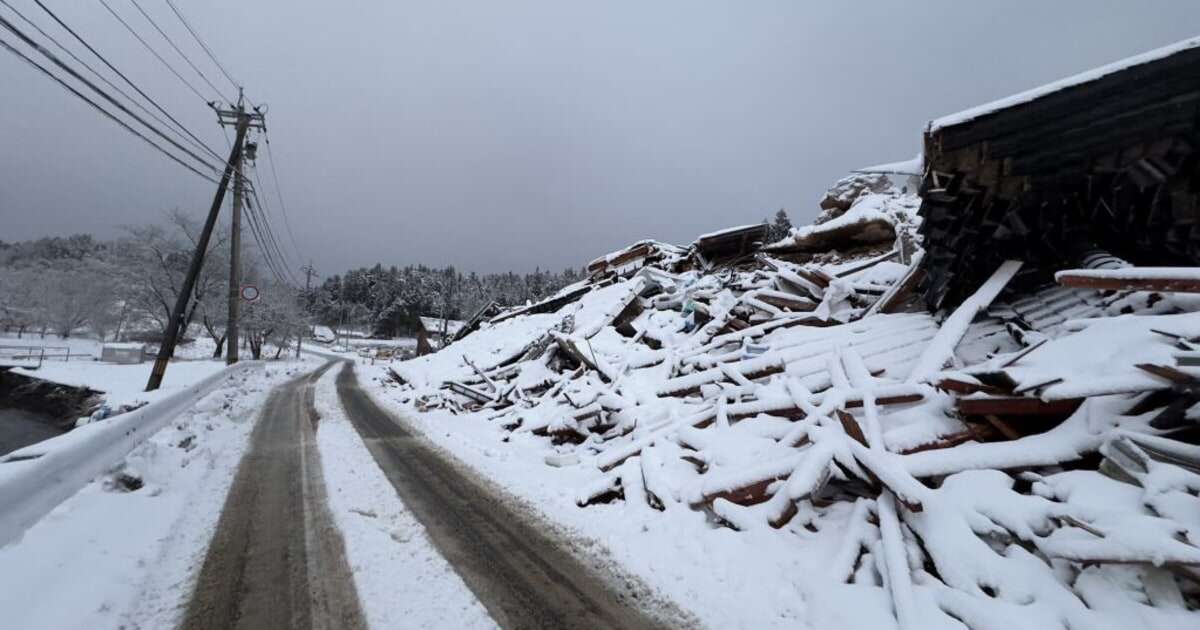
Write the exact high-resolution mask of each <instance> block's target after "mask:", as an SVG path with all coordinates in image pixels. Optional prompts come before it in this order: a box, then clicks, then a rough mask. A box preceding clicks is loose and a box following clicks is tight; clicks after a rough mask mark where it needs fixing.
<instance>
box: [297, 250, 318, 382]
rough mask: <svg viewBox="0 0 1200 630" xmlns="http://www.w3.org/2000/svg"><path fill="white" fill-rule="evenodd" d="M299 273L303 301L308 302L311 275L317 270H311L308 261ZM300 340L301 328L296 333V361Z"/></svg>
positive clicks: (301, 335)
mask: <svg viewBox="0 0 1200 630" xmlns="http://www.w3.org/2000/svg"><path fill="white" fill-rule="evenodd" d="M300 271H303V272H304V299H305V300H308V295H309V293H310V292H311V291H312V277H313V274H314V273H316V272H317V270H316V269H315V268H313V264H312V261H311V260H310V261H308V266H307V267H301V268H300ZM302 338H304V329H303V328H301V329H300V330H298V331H296V358H297V359H299V358H300V340H301V339H302Z"/></svg>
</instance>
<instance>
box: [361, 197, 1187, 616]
mask: <svg viewBox="0 0 1200 630" xmlns="http://www.w3.org/2000/svg"><path fill="white" fill-rule="evenodd" d="M877 183H878V182H876V183H872V182H859V183H858V184H854V185H853V186H851V185H850V184H849V183H848V184H847V187H846V190H847V191H851V190H852V189H853V190H856V191H857V192H853V195H854V198H853V200H852V201H850V202H849V206H848V207H847V208H845V209H844V213H843V214H841V215H839V216H835V217H832V218H829V219H828V220H826V221H825V222H823V223H821V224H820V225H816V226H806V227H801V228H798V229H797V230H795V231H794V232H793V238H792V239H791V241H792V245H793V247H791V248H788V247H776V246H775V245H772V246H770V247H767V248H762V249H759V250H758V251H755V252H750V253H746V252H740V253H738V255H736V256H734V257H725V258H723V259H718V260H716V261H714V260H712V259H710V258H708V257H706V256H704V255H702V254H701V253H698V252H696V251H695V248H694V247H693V251H692V253H691V254H689V255H678V256H670V257H662V258H660V259H658V260H655V261H650V262H645V263H644V264H640V265H635V266H627V267H626V266H621V265H616V266H609V265H598V266H597V267H596V270H595V273H593V275H592V276H591V278H590V279H589V280H587V281H586V282H585V287H584V289H589V288H590V290H576V291H574V292H573V293H571V294H569V295H568V297H569V298H570V299H571V300H573V301H568V302H566V303H555V305H554V306H556V307H557V308H556V309H555V310H553V311H546V312H540V313H530V312H529V311H513V312H512V313H509V314H503V313H502V314H500V315H497V316H496V317H494V318H493V320H492V321H493V323H490V324H485V325H484V326H483V327H482V328H481V329H480V330H479V331H477V332H474V333H472V334H470V335H467V336H466V337H465V338H463V339H462V340H461V341H459V342H456V343H454V344H451V345H449V346H448V347H446V348H444V349H442V350H441V351H440V352H438V353H436V354H433V355H430V356H428V357H423V358H421V359H417V360H412V361H404V362H397V363H393V364H392V365H390V366H387V367H385V368H382V371H381V373H380V380H381V382H383V386H384V387H385V395H386V396H387V397H388V398H389V399H390V400H392V401H393V404H396V405H399V406H400V407H401V408H402V409H403V410H404V411H406V412H409V413H412V414H413V415H414V417H415V418H416V420H415V424H416V425H417V426H419V427H422V428H423V429H424V430H426V431H427V432H428V433H429V435H430V436H431V437H432V438H433V439H435V440H438V441H440V442H442V443H445V444H447V445H450V446H452V447H453V449H454V450H455V452H456V453H457V454H459V456H461V457H463V458H464V459H466V460H468V462H469V463H471V464H472V465H475V466H477V467H480V468H481V469H483V470H484V471H485V472H486V473H487V474H488V476H489V477H490V478H494V479H497V480H499V481H501V482H502V483H505V484H507V485H508V486H509V487H511V488H513V489H515V490H517V491H518V492H519V493H521V494H522V495H523V496H525V497H530V498H531V499H532V500H534V501H535V502H536V503H537V504H538V505H539V506H540V508H541V509H543V510H545V511H546V512H548V513H551V514H552V515H555V518H557V519H558V520H559V521H560V522H565V523H567V524H568V525H569V526H570V527H572V528H575V529H577V530H578V531H580V532H581V535H583V536H587V537H593V538H596V539H598V540H603V541H605V542H604V545H605V549H606V551H605V553H608V554H611V555H612V556H613V557H615V558H616V559H617V560H619V562H620V563H621V564H622V566H624V567H626V568H629V569H630V570H633V571H634V572H635V573H636V574H637V575H638V576H639V577H640V578H642V579H644V580H646V581H647V582H648V583H649V584H650V585H652V586H654V587H655V588H657V589H659V590H660V591H661V592H663V593H665V594H666V595H667V596H669V597H671V598H672V599H675V600H676V601H679V602H681V603H683V604H684V605H686V606H688V607H689V608H690V610H691V612H693V613H695V614H696V615H697V616H698V617H699V619H700V620H701V621H703V622H705V623H708V624H711V625H714V626H721V627H739V626H740V627H754V628H766V627H785V626H787V627H791V626H794V625H797V624H798V623H802V622H804V621H807V622H808V623H810V624H811V625H813V626H825V625H830V627H832V626H838V627H851V628H868V627H870V628H878V627H902V628H961V627H962V625H963V624H966V625H968V626H969V627H974V628H991V627H1004V628H1014V627H1016V628H1084V627H1086V628H1119V627H1127V626H1128V625H1130V624H1135V623H1136V624H1138V625H1140V626H1144V627H1150V628H1174V627H1183V626H1186V625H1195V624H1196V623H1197V622H1200V500H1198V499H1197V490H1198V489H1200V446H1197V445H1196V434H1197V428H1198V427H1197V426H1196V423H1197V419H1198V418H1200V380H1198V379H1200V367H1198V366H1200V345H1198V344H1200V324H1198V323H1197V321H1198V320H1197V319H1196V318H1197V317H1200V312H1197V311H1200V307H1198V306H1197V304H1196V302H1195V301H1189V300H1187V299H1182V298H1180V297H1179V296H1177V295H1173V294H1171V293H1165V292H1163V290H1162V289H1161V288H1156V287H1155V286H1154V285H1153V282H1154V281H1155V280H1160V279H1162V277H1164V275H1165V276H1169V277H1170V278H1176V279H1177V278H1180V277H1182V276H1188V277H1189V279H1190V272H1188V271H1178V270H1175V271H1170V273H1168V272H1164V271H1160V272H1154V271H1147V272H1144V273H1139V272H1138V271H1137V270H1136V268H1135V269H1131V270H1122V271H1120V272H1119V273H1118V272H1112V271H1104V272H1098V273H1100V275H1103V276H1105V277H1108V276H1110V275H1112V274H1114V273H1116V274H1117V275H1119V276H1120V279H1121V280H1122V282H1123V283H1124V284H1122V286H1121V288H1120V290H1104V291H1101V290H1095V289H1080V288H1068V287H1055V288H1052V289H1044V290H1038V291H1035V292H1031V293H1025V294H1014V293H1013V292H1012V291H1010V290H1009V289H1008V285H1009V284H1010V280H1012V278H1013V277H1014V275H1016V273H1017V272H1018V270H1019V269H1020V267H1021V263H1020V261H1012V262H1009V263H1005V264H1003V265H1000V266H999V268H998V269H996V270H994V274H993V275H992V277H991V279H990V280H988V281H987V282H985V283H983V284H982V285H981V286H980V287H978V290H977V291H976V293H975V294H974V295H973V296H972V297H971V298H969V299H968V300H966V302H965V303H964V304H963V305H962V306H960V307H959V308H958V309H957V310H955V311H954V312H952V313H942V314H938V315H937V316H935V315H933V314H929V313H926V312H924V311H923V310H922V309H921V308H920V306H919V305H918V304H916V301H917V300H916V298H915V296H914V289H915V287H916V282H915V281H914V278H917V277H919V273H920V264H921V261H922V259H923V252H922V251H921V250H920V247H919V240H918V238H917V236H916V234H915V225H916V224H917V222H918V221H919V220H920V219H919V217H918V216H917V214H916V209H917V207H918V205H919V200H918V199H917V198H916V197H915V196H914V195H913V194H911V193H908V192H904V191H903V190H900V189H896V188H894V187H887V186H877V185H876V184H877ZM872 187H874V188H872ZM848 194H849V193H848ZM877 223H883V224H885V225H887V226H888V228H889V229H888V230H886V231H882V232H881V233H877V234H875V235H873V236H872V238H871V239H867V240H864V239H862V238H861V236H862V231H863V230H864V229H865V228H866V226H868V225H872V224H877ZM739 229H740V228H739ZM737 230H738V229H735V230H734V232H736V231H737ZM728 232H729V231H723V232H722V233H728ZM830 233H837V234H838V235H839V237H838V238H831V239H826V240H823V241H817V240H811V239H810V240H805V239H808V237H810V236H812V235H814V234H830ZM718 234H721V233H718ZM802 241H803V242H804V244H805V245H806V247H804V248H797V247H794V246H795V245H796V244H797V243H800V242H802ZM1139 282H1140V283H1141V284H1139ZM663 550H666V552H664V551H663ZM734 611H736V612H734Z"/></svg>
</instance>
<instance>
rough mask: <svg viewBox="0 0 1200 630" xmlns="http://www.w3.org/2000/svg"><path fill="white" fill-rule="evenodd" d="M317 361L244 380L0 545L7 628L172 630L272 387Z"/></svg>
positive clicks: (0, 591)
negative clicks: (133, 484) (123, 479)
mask: <svg viewBox="0 0 1200 630" xmlns="http://www.w3.org/2000/svg"><path fill="white" fill-rule="evenodd" d="M317 364H318V362H317V361H315V360H311V359H310V360H306V361H304V362H297V363H278V364H271V365H268V366H266V367H263V368H258V369H252V370H247V371H242V372H238V373H235V374H236V375H235V376H232V377H231V378H230V380H229V381H228V382H227V383H226V384H225V385H224V386H223V387H221V388H219V389H217V390H215V391H213V392H212V393H210V394H208V395H207V396H205V397H204V398H203V399H202V400H201V401H200V402H199V403H197V404H195V405H194V406H193V407H192V408H191V409H190V410H189V411H187V412H185V413H184V414H182V415H180V416H179V417H178V418H176V419H175V420H174V421H173V422H172V423H171V424H170V425H169V426H167V427H165V428H164V429H162V430H161V431H159V432H157V433H156V434H154V435H153V436H151V437H150V438H148V439H147V440H146V441H145V442H143V443H142V444H141V445H140V446H138V447H137V448H135V449H134V451H133V452H132V453H130V454H129V455H128V456H127V457H126V458H125V460H124V461H123V463H122V464H120V465H119V466H118V467H117V468H115V469H114V470H113V471H112V472H111V473H110V474H106V475H103V476H101V477H99V478H97V479H95V480H93V481H92V482H91V483H90V484H89V485H87V486H86V487H85V488H84V489H83V490H81V491H79V492H78V493H76V494H75V495H74V496H72V497H71V498H69V499H68V500H66V501H65V502H63V503H62V504H60V505H59V506H58V507H57V508H56V509H55V510H54V511H52V512H51V513H50V514H48V515H47V516H45V517H44V518H42V519H41V520H40V521H39V522H38V523H37V524H36V525H34V526H33V527H31V528H30V529H29V530H27V531H26V532H25V534H24V536H23V537H22V538H21V539H20V540H19V541H18V542H15V543H13V544H10V545H8V546H6V547H3V548H0V611H3V613H2V614H3V617H2V619H3V621H0V625H2V626H3V627H6V628H88V629H98V628H166V627H171V626H173V625H174V624H175V623H176V621H177V620H178V618H179V615H180V614H181V610H182V606H184V605H185V604H186V602H187V597H188V596H189V594H190V590H191V589H190V586H191V581H192V580H193V579H194V577H195V575H196V573H197V571H198V570H199V568H200V566H201V563H202V562H203V559H204V554H205V550H206V547H207V545H208V541H209V540H210V539H211V537H212V533H213V531H214V529H215V527H216V522H217V519H218V517H219V515H220V513H221V506H222V505H223V504H224V501H225V495H226V494H227V492H228V490H229V486H230V484H231V483H232V480H233V475H234V472H235V471H236V469H237V465H238V462H239V461H240V460H241V457H242V454H243V452H244V450H245V448H246V446H247V443H248V436H249V435H250V431H251V429H252V427H253V425H254V420H255V414H256V412H257V409H258V408H259V407H261V406H262V404H263V402H264V401H265V399H266V396H267V393H268V392H269V391H270V389H271V388H272V387H274V386H275V385H277V384H279V383H282V382H284V381H286V380H287V379H289V378H293V377H294V376H295V375H297V374H298V373H300V372H302V371H307V370H311V369H312V368H313V367H315V366H316V365H317ZM179 365H183V364H179ZM179 365H172V367H173V368H175V367H179ZM113 367H115V366H105V368H106V369H109V368H113ZM129 367H135V368H137V367H143V368H145V366H129ZM145 369H148V368H145ZM170 373H171V372H170V371H168V375H170ZM175 374H176V375H177V376H178V377H183V376H186V373H185V371H177V372H175ZM111 378H113V379H114V382H119V381H120V379H119V378H117V377H111ZM168 378H170V377H169V376H168ZM143 382H144V380H143ZM122 474H125V475H130V476H132V477H136V478H138V479H140V481H141V483H142V484H143V485H142V486H141V487H140V488H138V489H136V490H133V491H129V490H128V489H126V488H124V487H123V486H122V484H121V483H120V482H119V481H118V477H119V476H120V475H122Z"/></svg>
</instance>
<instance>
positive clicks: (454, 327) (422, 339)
mask: <svg viewBox="0 0 1200 630" xmlns="http://www.w3.org/2000/svg"><path fill="white" fill-rule="evenodd" d="M420 320H421V327H420V328H419V329H417V354H418V355H423V354H429V353H431V352H433V351H434V350H437V349H440V348H442V347H443V346H445V345H446V344H447V343H449V342H450V341H453V340H454V336H455V335H457V334H458V331H459V330H462V327H463V325H464V324H465V322H462V321H459V320H457V319H442V318H440V317H421V318H420Z"/></svg>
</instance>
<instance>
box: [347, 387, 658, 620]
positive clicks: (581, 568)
mask: <svg viewBox="0 0 1200 630" xmlns="http://www.w3.org/2000/svg"><path fill="white" fill-rule="evenodd" d="M337 387H338V395H339V398H340V399H341V403H342V406H343V407H344V409H345V411H346V415H347V416H348V417H349V418H350V420H351V423H352V424H353V425H354V427H355V428H356V429H357V430H358V432H359V435H361V436H362V439H363V441H364V442H365V443H366V446H367V449H368V450H369V451H370V453H371V455H372V456H373V457H374V460H375V462H376V463H377V464H378V465H379V467H380V468H381V469H382V470H383V473H384V475H386V477H387V480H388V481H389V482H391V485H392V487H394V488H395V491H396V493H398V494H399V495H400V497H401V498H402V499H403V501H404V504H405V506H406V507H407V508H408V509H410V510H411V511H412V512H413V513H414V514H415V515H416V517H417V518H418V519H419V520H420V521H421V523H422V524H424V526H425V528H426V532H427V534H428V536H429V538H430V539H431V540H432V542H433V544H434V545H435V546H436V547H437V549H438V551H440V552H441V554H442V555H443V556H444V557H445V558H446V559H447V560H448V561H449V562H450V563H451V564H452V565H453V566H454V569H455V570H456V571H457V572H458V574H459V575H460V576H462V579H463V581H465V582H466V583H467V584H468V585H469V586H470V588H471V591H472V592H474V594H475V596H477V597H478V598H479V600H480V601H481V602H482V603H483V605H484V606H486V607H487V610H488V612H489V613H490V614H491V615H492V617H493V618H494V619H495V620H496V621H497V622H498V623H499V624H500V625H501V626H503V627H506V628H654V627H660V625H659V624H658V623H657V622H656V621H655V620H653V619H651V618H649V617H647V616H646V615H645V614H643V612H642V611H641V610H640V609H639V606H638V605H637V602H635V601H634V600H633V597H632V594H631V592H628V591H625V590H623V589H618V588H614V585H613V584H611V580H609V579H607V578H606V576H604V575H602V574H599V573H597V572H596V571H594V570H592V569H591V568H589V567H588V566H586V565H585V564H584V563H583V562H581V561H580V559H579V558H578V557H576V556H575V555H573V554H572V553H571V552H569V551H567V550H565V549H564V546H563V545H562V544H561V542H560V541H557V540H555V539H554V538H553V536H552V535H550V534H549V532H548V531H547V529H546V528H544V527H542V526H541V525H540V524H539V523H537V522H536V521H534V520H532V519H529V518H527V515H524V514H521V513H519V512H518V511H517V510H516V509H514V507H516V506H515V505H514V504H513V503H512V501H511V500H510V499H509V498H508V497H505V496H502V495H500V494H499V493H497V492H496V491H495V490H494V489H492V488H491V487H489V486H488V485H487V484H486V483H483V482H482V481H481V480H480V479H479V478H477V477H476V476H475V475H473V474H471V473H469V472H467V471H466V470H464V469H463V468H461V467H459V466H456V465H454V464H453V463H451V462H450V461H449V460H448V459H447V458H446V457H445V456H444V455H443V454H441V453H440V452H439V451H438V450H437V449H436V448H434V447H433V446H432V445H431V444H430V443H429V442H427V441H426V440H424V439H423V438H421V437H420V436H419V435H417V434H414V433H413V432H411V431H409V430H408V429H406V428H405V427H404V426H403V425H402V424H401V423H399V422H398V421H397V420H396V418H394V417H393V416H391V415H390V414H388V413H387V412H385V411H383V410H382V409H380V408H379V407H378V406H377V405H376V404H375V403H374V401H373V400H372V399H371V397H370V396H368V395H367V393H366V392H364V391H363V390H362V389H361V388H360V387H359V384H358V379H357V377H356V376H355V373H354V370H353V368H352V367H351V366H350V365H347V366H346V367H345V368H344V369H343V370H342V371H341V373H340V374H339V376H338V378H337ZM452 625H453V627H464V626H462V625H459V624H452ZM436 627H448V626H445V625H438V626H436Z"/></svg>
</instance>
